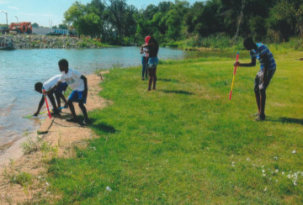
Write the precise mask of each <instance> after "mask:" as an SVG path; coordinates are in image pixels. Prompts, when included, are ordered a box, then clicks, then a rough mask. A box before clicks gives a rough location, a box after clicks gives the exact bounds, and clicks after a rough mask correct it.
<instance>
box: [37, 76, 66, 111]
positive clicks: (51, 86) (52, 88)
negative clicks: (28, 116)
mask: <svg viewBox="0 0 303 205" xmlns="http://www.w3.org/2000/svg"><path fill="white" fill-rule="evenodd" d="M60 79H61V75H60V74H59V75H55V76H53V77H51V78H50V79H48V80H47V81H45V82H44V83H41V82H38V83H36V84H35V90H36V91H37V92H38V93H41V94H43V95H42V98H41V100H40V103H39V105H38V109H37V111H36V112H35V113H34V116H38V115H39V113H40V110H41V108H42V106H43V104H44V101H45V100H44V97H45V95H47V96H48V98H49V100H50V102H51V104H52V106H53V112H54V114H59V112H60V110H59V109H58V108H60V106H61V103H60V99H61V98H62V99H63V101H64V102H65V103H66V99H65V97H64V95H63V94H62V92H63V91H65V90H66V87H67V84H66V83H65V82H62V83H58V82H59V80H60ZM56 85H57V86H56ZM54 94H55V96H56V99H57V104H58V106H57V105H56V102H55V98H54Z"/></svg>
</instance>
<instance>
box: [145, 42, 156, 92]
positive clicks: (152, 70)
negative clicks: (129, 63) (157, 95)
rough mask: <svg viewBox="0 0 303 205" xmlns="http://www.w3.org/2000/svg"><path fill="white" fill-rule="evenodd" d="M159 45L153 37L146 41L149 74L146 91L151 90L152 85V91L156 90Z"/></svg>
mask: <svg viewBox="0 0 303 205" xmlns="http://www.w3.org/2000/svg"><path fill="white" fill-rule="evenodd" d="M158 51H159V44H158V42H157V41H156V39H155V38H154V37H151V38H150V39H149V41H148V52H149V58H148V63H147V66H148V73H149V82H148V91H150V90H151V86H152V85H153V90H155V89H156V82H157V65H158V63H159V59H158Z"/></svg>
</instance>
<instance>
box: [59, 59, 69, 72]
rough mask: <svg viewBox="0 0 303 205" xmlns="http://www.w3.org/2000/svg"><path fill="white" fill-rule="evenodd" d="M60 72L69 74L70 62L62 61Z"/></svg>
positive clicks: (60, 61)
mask: <svg viewBox="0 0 303 205" xmlns="http://www.w3.org/2000/svg"><path fill="white" fill-rule="evenodd" d="M58 65H59V69H60V72H65V73H67V72H68V61H67V60H66V59H61V60H59V62H58Z"/></svg>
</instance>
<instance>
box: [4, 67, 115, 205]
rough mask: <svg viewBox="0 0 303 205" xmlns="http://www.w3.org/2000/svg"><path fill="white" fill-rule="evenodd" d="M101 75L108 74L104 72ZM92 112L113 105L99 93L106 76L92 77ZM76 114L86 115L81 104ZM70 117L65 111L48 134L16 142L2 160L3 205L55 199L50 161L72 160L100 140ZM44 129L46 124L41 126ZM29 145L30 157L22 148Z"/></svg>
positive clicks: (89, 97) (90, 88)
mask: <svg viewBox="0 0 303 205" xmlns="http://www.w3.org/2000/svg"><path fill="white" fill-rule="evenodd" d="M101 74H105V72H102V73H101ZM87 79H88V86H89V92H88V99H87V104H86V108H87V110H88V111H91V110H94V109H102V108H104V107H105V106H106V105H108V104H109V103H110V102H109V101H107V100H105V99H102V98H101V97H100V96H99V95H98V93H99V92H100V91H101V88H100V86H99V84H100V82H101V81H102V80H103V78H102V75H88V76H87ZM75 108H76V113H77V115H78V114H82V113H81V111H80V109H79V108H78V106H77V105H75ZM68 116H70V113H69V110H67V109H66V110H64V112H63V114H62V116H61V117H60V118H54V121H53V123H52V126H51V127H50V129H49V131H48V133H47V134H44V135H39V136H38V135H37V134H35V133H34V134H32V135H30V136H27V137H23V138H21V139H20V140H18V141H16V142H14V143H13V144H12V145H11V146H10V147H9V148H8V149H7V150H6V151H5V153H4V154H2V155H1V157H0V205H6V204H17V203H25V202H31V203H34V202H35V201H39V199H43V198H47V197H50V198H53V197H54V196H51V194H50V193H49V192H48V189H47V188H48V186H49V184H48V182H47V181H46V171H47V165H46V163H45V162H47V161H48V160H49V159H51V158H52V157H54V156H59V157H72V156H74V149H73V147H75V146H77V147H81V148H83V147H85V146H86V144H87V143H86V140H87V139H92V138H95V137H97V136H96V135H95V134H94V133H93V132H92V131H91V130H90V129H89V128H87V127H83V126H80V125H79V124H77V123H70V122H67V121H66V120H65V118H66V117H68ZM41 126H43V122H42V123H41ZM24 144H27V145H28V147H30V148H29V149H28V152H29V153H27V154H24V150H25V149H24V148H22V145H24Z"/></svg>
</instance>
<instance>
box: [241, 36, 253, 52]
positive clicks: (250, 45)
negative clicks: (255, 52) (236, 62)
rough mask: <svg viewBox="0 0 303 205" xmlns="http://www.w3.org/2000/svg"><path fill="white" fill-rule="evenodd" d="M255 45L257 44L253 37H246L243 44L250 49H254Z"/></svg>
mask: <svg viewBox="0 0 303 205" xmlns="http://www.w3.org/2000/svg"><path fill="white" fill-rule="evenodd" d="M254 45H255V42H254V40H253V39H252V37H248V38H246V39H245V40H244V42H243V46H244V47H245V48H246V49H248V50H250V49H253V47H254Z"/></svg>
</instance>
